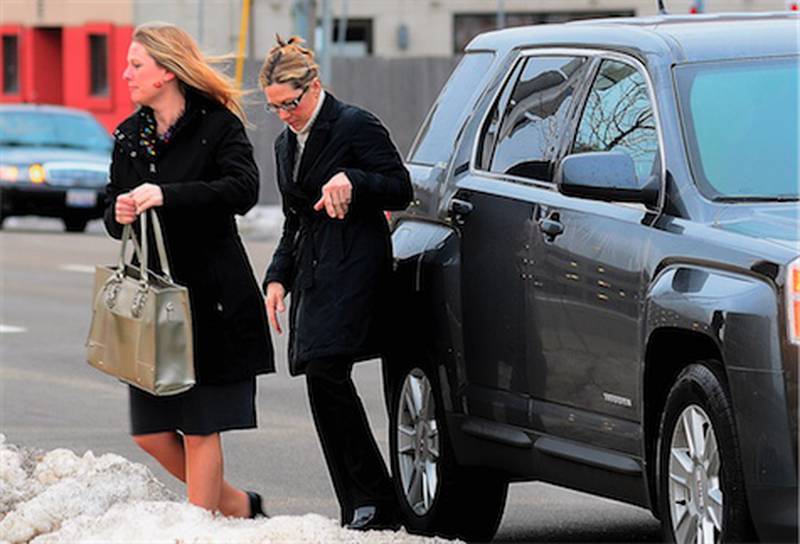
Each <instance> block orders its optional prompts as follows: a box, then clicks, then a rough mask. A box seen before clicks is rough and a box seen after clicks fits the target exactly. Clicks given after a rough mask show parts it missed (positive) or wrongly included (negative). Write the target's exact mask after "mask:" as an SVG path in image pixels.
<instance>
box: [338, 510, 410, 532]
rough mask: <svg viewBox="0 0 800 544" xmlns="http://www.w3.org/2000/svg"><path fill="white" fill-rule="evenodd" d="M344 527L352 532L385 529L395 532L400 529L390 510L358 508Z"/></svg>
mask: <svg viewBox="0 0 800 544" xmlns="http://www.w3.org/2000/svg"><path fill="white" fill-rule="evenodd" d="M345 527H346V528H347V529H351V530H353V531H384V530H387V529H391V530H392V531H396V530H398V529H399V528H400V524H399V523H398V522H397V519H396V518H395V516H394V512H393V511H392V510H390V509H387V508H381V509H378V507H376V506H359V507H358V508H356V509H355V512H353V520H352V521H351V522H350V523H348V524H347V525H346V526H345Z"/></svg>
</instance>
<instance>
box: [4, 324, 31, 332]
mask: <svg viewBox="0 0 800 544" xmlns="http://www.w3.org/2000/svg"><path fill="white" fill-rule="evenodd" d="M27 331H28V329H26V328H25V327H14V326H12V325H3V324H2V323H0V334H10V333H15V332H27Z"/></svg>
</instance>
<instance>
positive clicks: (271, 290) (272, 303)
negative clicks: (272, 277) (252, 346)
mask: <svg viewBox="0 0 800 544" xmlns="http://www.w3.org/2000/svg"><path fill="white" fill-rule="evenodd" d="M285 297H286V289H284V287H283V284H280V283H278V282H277V281H272V282H270V283H268V284H267V296H266V297H265V298H264V304H265V305H266V306H267V316H268V317H269V323H270V325H272V328H273V329H275V332H277V333H278V334H283V330H281V323H280V321H278V314H277V312H280V313H283V312H285V311H286V306H285V305H284V304H283V299H284V298H285Z"/></svg>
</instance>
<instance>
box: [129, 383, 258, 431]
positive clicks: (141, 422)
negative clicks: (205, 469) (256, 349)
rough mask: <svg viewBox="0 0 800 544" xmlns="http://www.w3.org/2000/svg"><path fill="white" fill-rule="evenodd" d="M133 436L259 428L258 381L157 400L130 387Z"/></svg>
mask: <svg viewBox="0 0 800 544" xmlns="http://www.w3.org/2000/svg"><path fill="white" fill-rule="evenodd" d="M128 398H129V401H130V414H131V434H132V435H138V434H150V433H160V432H166V431H181V432H182V433H183V434H198V435H207V434H213V433H218V432H221V431H227V430H231V429H252V428H254V427H255V426H256V379H255V378H251V379H249V380H244V381H240V382H233V383H225V384H219V385H204V384H198V385H195V386H194V387H192V388H191V389H190V390H189V391H187V392H185V393H180V394H178V395H171V396H166V397H156V396H154V395H151V394H150V393H147V392H145V391H142V390H141V389H137V388H136V387H133V386H129V395H128Z"/></svg>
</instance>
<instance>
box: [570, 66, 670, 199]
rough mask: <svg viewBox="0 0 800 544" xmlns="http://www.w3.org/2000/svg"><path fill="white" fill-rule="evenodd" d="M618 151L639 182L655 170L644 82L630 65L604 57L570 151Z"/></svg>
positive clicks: (654, 147)
mask: <svg viewBox="0 0 800 544" xmlns="http://www.w3.org/2000/svg"><path fill="white" fill-rule="evenodd" d="M612 150H613V151H621V152H623V153H626V154H627V155H629V156H630V157H631V158H632V159H633V162H634V164H635V166H636V174H637V177H638V178H639V183H640V185H642V184H644V183H645V182H646V181H647V179H648V178H649V177H650V175H651V174H654V173H655V172H656V166H657V163H656V158H657V154H658V135H657V133H656V124H655V118H654V116H653V109H652V107H651V105H650V99H649V97H648V95H647V84H646V83H645V80H644V76H642V74H641V73H640V72H639V71H638V70H637V69H636V68H634V67H633V66H631V65H629V64H626V63H623V62H618V61H614V60H604V61H603V62H602V64H601V65H600V70H599V72H598V74H597V77H596V78H595V80H594V82H593V83H592V88H591V90H590V92H589V96H588V98H587V101H586V106H585V108H584V110H583V115H582V116H581V120H580V124H579V125H578V133H577V136H576V138H575V143H574V145H573V148H572V151H573V152H574V153H585V152H590V151H612Z"/></svg>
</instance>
